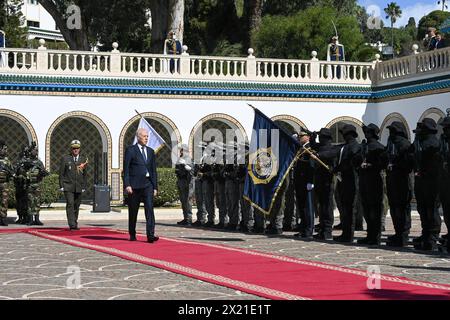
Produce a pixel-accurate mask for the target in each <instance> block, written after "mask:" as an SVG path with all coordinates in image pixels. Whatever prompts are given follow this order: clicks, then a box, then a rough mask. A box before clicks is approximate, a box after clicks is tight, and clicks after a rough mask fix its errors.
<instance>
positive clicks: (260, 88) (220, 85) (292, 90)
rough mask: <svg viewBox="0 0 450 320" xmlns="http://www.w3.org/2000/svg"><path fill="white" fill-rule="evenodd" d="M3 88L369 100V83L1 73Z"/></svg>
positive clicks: (25, 90)
mask: <svg viewBox="0 0 450 320" xmlns="http://www.w3.org/2000/svg"><path fill="white" fill-rule="evenodd" d="M0 91H13V92H39V93H41V94H49V93H50V94H51V93H63V94H86V93H87V94H92V95H96V94H103V95H123V94H126V95H129V94H132V95H135V96H140V95H147V96H148V95H170V96H173V95H175V96H208V97H223V98H231V97H250V98H278V99H283V98H294V99H299V98H309V99H349V100H353V99H359V100H361V99H369V98H370V95H371V89H370V87H369V86H346V85H342V86H337V85H319V84H314V85H311V84H286V83H263V82H243V81H240V82H232V81H194V80H166V79H164V80H162V79H161V80H159V79H127V78H86V77H61V76H58V77H53V76H34V75H10V74H1V75H0Z"/></svg>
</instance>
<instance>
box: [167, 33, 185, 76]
mask: <svg viewBox="0 0 450 320" xmlns="http://www.w3.org/2000/svg"><path fill="white" fill-rule="evenodd" d="M181 48H182V45H181V42H180V41H179V40H177V37H176V34H175V32H174V31H170V32H169V34H168V35H167V39H166V40H165V41H164V55H180V54H181V50H182V49H181ZM165 67H166V69H165V71H166V72H167V70H168V69H169V68H168V67H170V73H174V72H175V60H174V59H170V60H169V61H167V60H165ZM179 69H180V66H179V65H178V66H177V71H178V70H179Z"/></svg>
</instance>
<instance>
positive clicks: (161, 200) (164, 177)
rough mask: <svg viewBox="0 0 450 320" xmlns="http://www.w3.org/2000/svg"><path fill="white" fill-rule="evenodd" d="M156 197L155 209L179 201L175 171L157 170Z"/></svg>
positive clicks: (170, 169)
mask: <svg viewBox="0 0 450 320" xmlns="http://www.w3.org/2000/svg"><path fill="white" fill-rule="evenodd" d="M157 171H158V188H159V190H158V196H157V197H156V198H155V203H154V206H155V207H161V206H163V205H166V204H171V203H173V202H175V201H178V200H179V199H180V196H179V194H178V188H177V176H176V175H175V169H172V168H158V169H157Z"/></svg>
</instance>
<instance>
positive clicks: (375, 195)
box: [355, 123, 386, 245]
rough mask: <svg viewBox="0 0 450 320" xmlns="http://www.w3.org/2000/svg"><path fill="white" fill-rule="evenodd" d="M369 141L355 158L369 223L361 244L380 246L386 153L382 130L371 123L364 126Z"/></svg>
mask: <svg viewBox="0 0 450 320" xmlns="http://www.w3.org/2000/svg"><path fill="white" fill-rule="evenodd" d="M363 131H364V135H365V136H366V139H367V140H364V141H363V142H362V144H361V152H360V153H359V154H358V155H357V156H356V157H355V159H356V164H357V165H358V166H359V169H358V173H359V193H360V197H361V203H362V207H363V213H364V218H365V219H366V222H367V237H366V238H363V239H360V240H358V243H359V244H369V245H380V243H381V223H382V222H381V220H382V216H383V178H382V177H381V171H382V170H384V169H385V167H386V153H385V148H384V146H383V145H382V144H381V143H380V142H379V141H378V140H379V139H380V137H379V134H380V128H378V126H376V125H375V124H373V123H371V124H369V125H368V126H363Z"/></svg>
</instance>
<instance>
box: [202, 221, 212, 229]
mask: <svg viewBox="0 0 450 320" xmlns="http://www.w3.org/2000/svg"><path fill="white" fill-rule="evenodd" d="M204 226H205V227H206V228H212V227H214V221H208V222H207V223H205V225H204Z"/></svg>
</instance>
